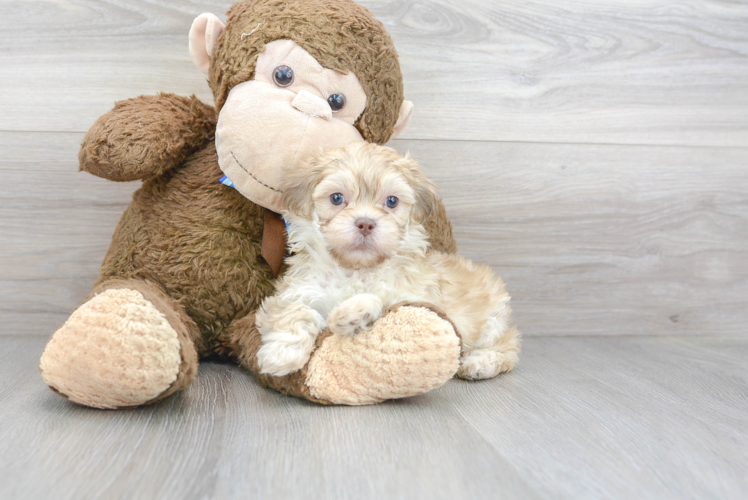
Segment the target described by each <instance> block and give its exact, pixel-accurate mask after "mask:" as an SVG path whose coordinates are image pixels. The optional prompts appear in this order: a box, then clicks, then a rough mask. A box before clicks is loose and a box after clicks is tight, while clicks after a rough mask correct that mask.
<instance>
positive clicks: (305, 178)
mask: <svg viewBox="0 0 748 500" xmlns="http://www.w3.org/2000/svg"><path fill="white" fill-rule="evenodd" d="M282 190H283V199H284V204H285V206H286V207H287V212H286V213H284V217H285V219H286V221H287V223H288V225H289V238H288V239H289V245H290V251H291V254H292V255H291V256H290V257H289V258H288V259H287V260H286V263H287V264H288V269H287V271H286V273H285V274H284V275H283V276H282V277H281V278H280V279H279V280H278V282H277V288H276V293H275V295H272V296H270V297H268V298H266V299H265V301H264V302H263V304H262V306H261V308H260V309H259V311H258V312H257V316H256V322H257V326H258V328H259V331H260V333H261V335H262V347H261V348H260V350H259V352H258V353H257V360H258V363H259V366H260V369H261V371H262V372H263V373H269V374H272V375H276V376H282V375H287V374H289V373H292V372H294V371H297V370H299V369H301V368H302V367H303V366H304V365H305V364H306V363H307V361H309V358H310V355H311V352H312V350H313V348H314V344H315V340H316V338H317V335H318V334H319V333H320V332H321V331H322V330H324V329H325V328H329V329H330V330H331V331H332V332H333V334H336V335H355V334H356V333H357V332H358V331H360V330H362V329H366V328H369V327H370V325H371V324H372V323H373V322H374V321H376V320H377V318H379V317H380V316H381V315H382V312H383V311H384V310H386V309H387V308H388V307H391V306H393V305H394V304H397V303H400V302H413V303H418V302H426V303H430V304H433V305H435V306H436V307H438V308H440V309H441V310H442V311H444V312H445V313H446V314H447V316H448V317H449V319H450V320H451V321H452V323H453V324H454V326H455V330H457V332H458V334H459V335H460V337H461V338H462V344H463V347H462V357H461V359H460V368H459V370H458V371H457V375H458V376H459V377H461V378H465V379H485V378H491V377H494V376H496V375H498V374H499V373H502V372H507V371H509V370H511V369H512V368H514V366H515V365H516V364H517V361H518V358H517V354H518V353H519V351H520V341H519V332H518V331H517V330H516V329H515V328H514V327H513V326H512V325H511V323H510V318H509V316H510V308H509V295H508V294H507V293H506V291H505V290H504V283H503V282H502V281H501V280H500V279H499V278H497V277H496V276H495V275H494V273H493V272H492V271H491V269H490V268H489V267H487V266H483V265H479V264H475V263H473V262H471V261H469V260H467V259H465V258H462V257H460V256H458V255H447V254H444V253H440V252H436V251H431V250H430V249H429V243H428V237H427V234H426V231H425V230H424V227H423V223H424V221H425V220H426V219H427V218H428V216H429V214H430V213H431V211H432V210H433V209H434V207H435V205H436V203H437V202H438V199H437V197H436V191H435V188H434V186H433V184H432V183H431V181H429V180H428V179H427V178H426V176H425V175H424V174H423V172H422V171H421V168H420V167H419V165H418V164H417V163H416V162H415V161H414V160H412V159H410V158H409V157H405V158H403V157H401V156H400V155H399V154H398V153H397V152H396V151H395V150H394V149H391V148H387V147H384V146H377V145H375V144H370V143H366V142H360V143H354V144H351V145H349V146H346V147H344V148H341V149H337V150H331V151H326V152H323V153H321V154H320V155H319V156H318V157H317V158H316V159H315V160H314V161H313V162H312V163H311V165H309V166H307V167H306V168H304V169H300V170H298V171H296V172H294V173H292V174H291V175H290V176H289V178H288V179H287V180H286V182H284V185H283V186H282Z"/></svg>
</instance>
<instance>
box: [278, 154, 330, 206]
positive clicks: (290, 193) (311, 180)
mask: <svg viewBox="0 0 748 500" xmlns="http://www.w3.org/2000/svg"><path fill="white" fill-rule="evenodd" d="M327 166H328V161H327V160H326V159H325V157H324V156H323V153H322V152H321V151H320V153H319V155H318V156H317V157H316V158H315V159H314V160H312V161H311V162H310V163H307V164H305V165H303V166H301V167H298V168H296V169H295V170H293V171H291V172H289V173H288V174H287V175H286V178H285V179H284V180H283V183H282V185H281V190H282V191H283V206H284V208H285V209H286V210H288V211H289V212H292V213H294V214H296V215H300V216H301V217H304V218H305V219H309V218H311V217H312V213H313V212H314V200H313V199H312V195H313V194H314V190H315V188H316V187H317V185H318V184H319V183H320V182H322V179H323V178H324V176H325V172H326V171H327Z"/></svg>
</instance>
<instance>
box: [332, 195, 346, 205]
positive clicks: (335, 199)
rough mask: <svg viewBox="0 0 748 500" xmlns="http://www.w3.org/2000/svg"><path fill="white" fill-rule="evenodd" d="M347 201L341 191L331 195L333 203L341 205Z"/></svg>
mask: <svg viewBox="0 0 748 500" xmlns="http://www.w3.org/2000/svg"><path fill="white" fill-rule="evenodd" d="M344 201H345V197H344V196H343V195H342V194H340V193H335V194H331V195H330V203H332V204H333V205H340V204H341V203H343V202H344Z"/></svg>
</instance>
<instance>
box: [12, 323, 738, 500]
mask: <svg viewBox="0 0 748 500" xmlns="http://www.w3.org/2000/svg"><path fill="white" fill-rule="evenodd" d="M43 344H44V342H43V340H42V339H38V338H26V339H25V338H23V337H0V381H2V382H0V422H1V423H0V442H2V443H3V446H2V447H0V473H2V476H3V481H0V497H2V498H50V496H54V498H57V499H68V498H69V499H76V500H77V499H80V498H160V499H171V498H175V499H190V498H221V499H232V498H310V499H314V498H342V499H346V498H356V499H367V498H409V499H421V498H437V499H440V498H445V499H446V498H449V499H454V498H492V499H495V498H519V499H532V498H554V499H555V498H644V499H648V498H652V499H655V498H656V499H669V498H673V499H675V498H720V499H740V498H745V496H746V495H748V480H747V479H746V476H745V470H746V468H747V467H748V451H747V450H748V419H747V417H746V415H748V413H747V411H748V395H747V393H746V391H745V387H746V383H748V379H746V376H745V370H744V366H743V365H744V361H745V359H746V356H748V341H747V340H746V339H731V338H726V337H725V338H620V337H619V338H600V339H589V338H588V339H580V338H563V339H553V338H546V339H537V338H536V339H528V340H527V341H526V344H525V352H524V357H523V359H522V362H521V364H520V366H519V368H518V369H517V371H516V372H514V373H512V374H509V375H506V376H501V377H498V378H496V379H493V380H490V381H485V382H479V383H468V382H464V381H459V380H453V381H451V382H449V383H448V384H447V385H446V386H444V387H443V388H441V389H438V390H436V391H434V392H432V393H429V394H426V395H424V396H420V397H416V398H412V399H407V400H401V401H393V402H388V403H385V404H381V405H377V406H371V407H359V408H352V407H320V406H315V405H312V404H309V403H306V402H303V401H299V400H296V399H292V398H288V397H284V396H281V395H279V394H277V393H274V392H271V391H268V390H265V389H262V388H260V387H259V386H258V385H257V383H256V382H255V380H254V379H253V378H252V377H251V376H250V375H249V374H247V373H246V372H243V371H242V370H240V369H239V368H237V367H234V366H230V365H220V364H212V363H206V364H203V365H202V367H201V369H200V375H199V376H198V378H197V380H196V382H195V383H194V384H193V385H192V387H190V388H189V389H188V390H187V391H186V392H184V393H182V394H180V395H177V396H176V397H172V398H169V399H168V400H166V401H164V402H162V403H160V404H157V405H155V406H151V407H147V408H143V409H139V410H129V411H117V412H112V411H101V410H92V409H87V408H83V407H80V406H77V405H74V404H72V403H69V402H67V401H65V400H63V399H61V398H59V397H57V396H55V395H54V394H52V393H51V392H50V391H49V390H48V389H47V388H46V387H45V386H44V383H43V382H42V381H41V378H40V377H39V374H38V372H37V369H36V363H37V360H38V357H39V355H40V353H41V349H42V347H43Z"/></svg>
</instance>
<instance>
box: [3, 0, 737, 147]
mask: <svg viewBox="0 0 748 500" xmlns="http://www.w3.org/2000/svg"><path fill="white" fill-rule="evenodd" d="M362 3H363V4H364V5H365V6H367V7H368V8H370V9H371V10H372V11H373V12H374V14H375V15H376V16H377V17H378V18H379V19H381V20H382V22H383V23H384V24H385V26H386V27H387V29H388V30H389V31H390V32H391V34H392V36H393V38H394V39H395V43H396V46H397V47H398V51H399V53H400V56H401V62H402V66H403V71H404V78H405V88H406V94H407V97H408V98H409V99H410V100H412V101H413V102H414V103H415V105H416V114H415V115H414V118H413V120H412V123H411V125H410V127H409V128H408V129H407V130H406V132H405V134H404V135H403V137H404V138H408V139H449V140H455V139H461V140H490V141H531V142H571V143H618V144H667V145H676V144H678V145H689V146H690V145H710V146H738V147H746V146H748V133H747V131H748V93H746V92H745V88H746V86H748V5H746V4H745V3H743V2H725V1H695V0H694V1H688V2H677V3H672V2H663V1H662V0H642V1H638V2H636V3H634V4H632V3H631V2H629V1H626V0H606V1H603V2H599V1H594V2H593V1H591V0H587V1H573V2H564V3H563V4H559V3H558V2H552V1H547V0H546V1H530V2H516V1H484V0H462V1H460V2H456V1H454V0H437V1H417V2H412V1H409V0H365V1H362ZM229 5H230V2H226V1H222V2H218V1H217V2H206V1H198V2H182V1H179V0H169V1H158V2H152V1H144V0H137V1H127V2H125V1H122V0H108V1H95V0H60V1H56V2H41V1H27V2H3V3H2V6H1V7H0V9H1V10H0V12H1V13H2V16H0V29H2V31H3V33H4V36H3V37H2V38H0V68H2V72H0V108H2V109H3V110H4V113H2V114H1V115H0V130H25V131H36V130H50V131H74V132H84V131H85V130H87V129H88V127H89V126H90V125H91V123H93V121H94V120H95V119H96V118H97V117H98V116H100V115H101V114H102V113H104V112H106V111H107V110H108V109H109V108H110V107H111V105H112V103H113V102H114V101H115V100H119V99H124V98H128V97H133V96H136V95H138V94H143V93H146V94H152V93H155V92H158V91H170V92H176V93H179V94H191V93H195V94H197V95H198V96H199V97H200V98H202V99H205V100H210V94H209V91H208V88H207V85H206V84H205V82H204V79H203V77H202V74H201V73H199V71H197V70H196V69H195V68H194V67H193V66H192V64H191V62H190V60H189V56H188V53H187V32H188V29H189V26H190V23H191V21H192V19H193V18H194V17H195V16H197V15H198V14H200V13H201V12H206V11H208V12H214V13H216V14H218V15H219V16H221V17H224V18H225V16H223V12H225V10H226V9H227V7H228V6H229Z"/></svg>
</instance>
